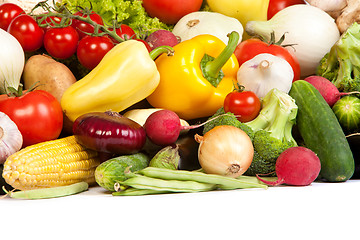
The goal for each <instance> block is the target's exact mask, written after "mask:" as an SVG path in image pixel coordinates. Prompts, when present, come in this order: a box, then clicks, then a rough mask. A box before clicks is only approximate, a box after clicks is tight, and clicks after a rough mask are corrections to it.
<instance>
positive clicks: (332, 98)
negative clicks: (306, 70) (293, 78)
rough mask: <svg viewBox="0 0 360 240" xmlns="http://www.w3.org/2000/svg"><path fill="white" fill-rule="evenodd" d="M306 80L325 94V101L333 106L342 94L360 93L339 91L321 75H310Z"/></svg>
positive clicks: (322, 94)
mask: <svg viewBox="0 0 360 240" xmlns="http://www.w3.org/2000/svg"><path fill="white" fill-rule="evenodd" d="M304 80H305V81H307V82H309V83H310V84H311V85H313V86H314V87H315V88H316V89H317V90H318V91H319V92H320V94H321V96H323V98H324V99H325V101H326V102H327V103H328V104H329V106H330V107H332V106H333V105H334V104H335V103H336V102H337V101H338V100H339V99H340V98H341V97H342V96H345V95H349V94H353V93H359V92H349V93H344V92H339V90H338V89H337V87H336V86H335V85H334V84H333V83H332V82H331V81H329V80H328V79H327V78H324V77H321V76H309V77H307V78H305V79H304Z"/></svg>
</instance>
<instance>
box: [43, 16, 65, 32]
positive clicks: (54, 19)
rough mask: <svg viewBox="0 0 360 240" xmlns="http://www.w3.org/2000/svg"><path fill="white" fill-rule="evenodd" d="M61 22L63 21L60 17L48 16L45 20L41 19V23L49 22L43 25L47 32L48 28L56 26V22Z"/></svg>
mask: <svg viewBox="0 0 360 240" xmlns="http://www.w3.org/2000/svg"><path fill="white" fill-rule="evenodd" d="M60 22H61V18H60V17H56V16H48V17H46V18H45V19H44V20H42V21H41V23H40V25H42V24H44V25H45V24H47V26H45V27H42V28H43V29H44V31H45V32H46V31H47V30H49V29H51V27H54V26H55V25H56V24H59V23H60Z"/></svg>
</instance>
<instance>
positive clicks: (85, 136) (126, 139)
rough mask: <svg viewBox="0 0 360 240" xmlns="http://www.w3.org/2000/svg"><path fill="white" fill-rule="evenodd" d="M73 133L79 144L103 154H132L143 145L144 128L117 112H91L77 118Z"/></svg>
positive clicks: (144, 138)
mask: <svg viewBox="0 0 360 240" xmlns="http://www.w3.org/2000/svg"><path fill="white" fill-rule="evenodd" d="M73 133H74V135H75V137H76V139H77V140H78V141H79V143H80V144H82V145H84V146H86V147H88V148H90V149H93V150H96V151H99V152H105V153H112V154H133V153H136V152H139V151H140V150H141V149H142V147H143V146H144V144H145V141H146V133H145V130H144V128H143V127H142V126H141V125H139V124H138V123H136V122H135V121H133V120H130V119H128V118H126V117H123V116H121V115H120V114H119V113H117V112H93V113H87V114H84V115H82V116H80V117H78V118H77V119H76V120H75V122H74V124H73Z"/></svg>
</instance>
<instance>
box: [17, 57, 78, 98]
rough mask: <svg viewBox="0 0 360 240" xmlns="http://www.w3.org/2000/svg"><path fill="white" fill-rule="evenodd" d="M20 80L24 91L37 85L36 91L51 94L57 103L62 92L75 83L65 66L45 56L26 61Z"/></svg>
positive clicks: (72, 75)
mask: <svg viewBox="0 0 360 240" xmlns="http://www.w3.org/2000/svg"><path fill="white" fill-rule="evenodd" d="M22 79H23V82H24V88H25V89H29V88H30V87H31V86H33V85H34V84H35V83H37V85H38V87H36V89H41V90H45V91H47V92H49V93H51V94H52V95H53V96H54V97H55V98H56V99H57V100H58V101H59V102H60V100H61V97H62V95H63V94H64V91H65V90H66V89H67V88H68V87H70V86H71V85H72V84H73V83H75V82H76V78H75V76H74V74H73V73H72V72H71V71H70V69H69V68H68V67H67V66H65V65H64V64H62V63H60V62H58V61H56V60H54V59H53V58H51V57H50V56H48V55H45V54H42V55H40V54H39V55H34V56H32V57H30V58H29V59H28V60H27V61H26V63H25V67H24V71H23V76H22Z"/></svg>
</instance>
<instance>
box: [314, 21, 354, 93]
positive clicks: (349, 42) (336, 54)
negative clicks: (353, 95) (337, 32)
mask: <svg viewBox="0 0 360 240" xmlns="http://www.w3.org/2000/svg"><path fill="white" fill-rule="evenodd" d="M359 45H360V25H359V24H358V23H356V22H354V23H353V24H352V25H351V26H350V27H349V28H348V29H347V30H346V32H344V33H343V35H341V37H340V39H339V40H338V41H337V42H336V43H335V44H334V45H333V46H332V48H331V49H330V52H329V53H327V54H326V55H325V56H324V57H323V58H322V59H321V61H320V64H319V66H318V67H317V70H316V73H317V75H319V76H322V77H325V78H327V79H328V80H330V81H331V82H332V83H333V84H334V85H335V86H336V87H337V88H338V89H339V91H341V92H352V91H360V48H359Z"/></svg>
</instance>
